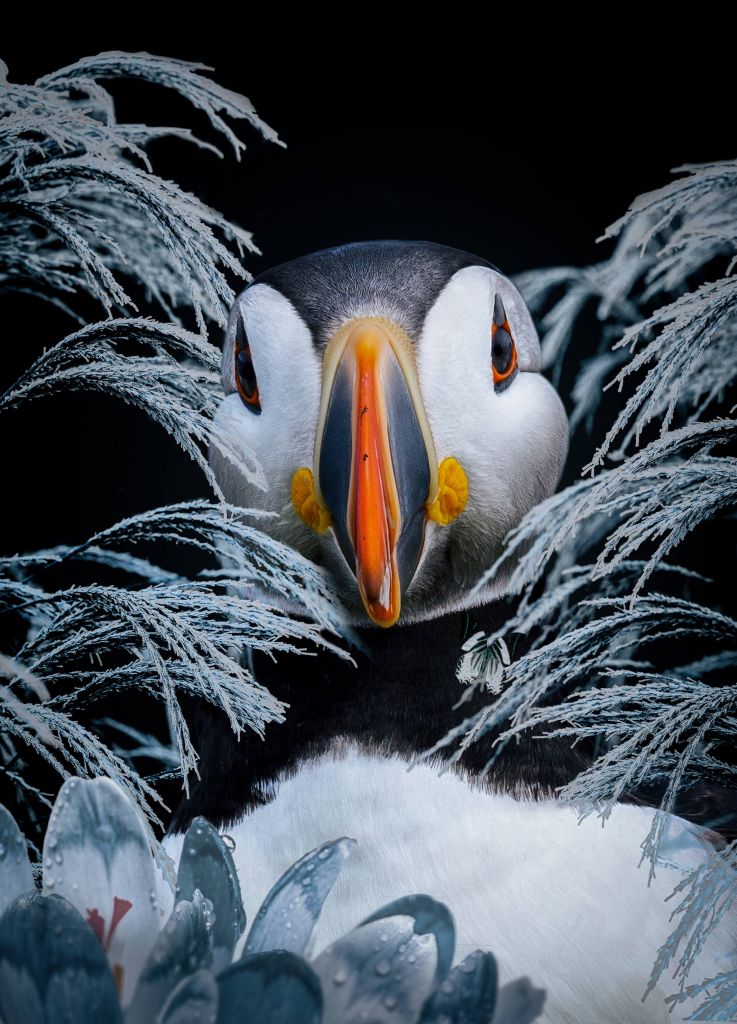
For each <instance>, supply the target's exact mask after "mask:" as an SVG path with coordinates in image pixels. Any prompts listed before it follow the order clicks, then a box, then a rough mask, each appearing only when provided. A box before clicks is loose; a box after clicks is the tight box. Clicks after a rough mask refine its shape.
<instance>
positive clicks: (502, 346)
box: [491, 327, 512, 374]
mask: <svg viewBox="0 0 737 1024" xmlns="http://www.w3.org/2000/svg"><path fill="white" fill-rule="evenodd" d="M491 361H492V364H493V366H494V369H495V370H496V372H497V373H499V374H505V373H506V372H507V370H508V369H509V366H510V364H511V362H512V339H511V337H510V336H509V333H508V332H507V331H505V330H504V328H503V327H497V329H496V331H495V332H494V341H493V343H492V346H491Z"/></svg>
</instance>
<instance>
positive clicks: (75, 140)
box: [0, 52, 279, 332]
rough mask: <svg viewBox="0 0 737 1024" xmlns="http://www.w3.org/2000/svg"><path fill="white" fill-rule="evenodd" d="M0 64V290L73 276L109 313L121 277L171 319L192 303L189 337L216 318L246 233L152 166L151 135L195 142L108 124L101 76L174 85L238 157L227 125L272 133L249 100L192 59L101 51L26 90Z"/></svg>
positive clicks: (69, 285) (117, 301)
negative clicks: (0, 221) (194, 324)
mask: <svg viewBox="0 0 737 1024" xmlns="http://www.w3.org/2000/svg"><path fill="white" fill-rule="evenodd" d="M0 70H1V71H2V72H3V74H2V81H1V82H0V216H1V217H2V219H3V231H2V233H0V287H2V288H5V289H8V288H20V289H21V290H31V291H32V292H33V293H34V294H35V293H41V294H44V295H46V296H49V295H50V296H51V297H53V298H56V300H57V301H62V302H65V301H66V299H65V297H66V296H71V295H73V294H74V293H76V292H77V291H78V290H79V288H80V285H82V286H84V287H85V288H86V290H87V291H88V293H89V294H90V295H91V296H92V297H93V298H94V299H95V300H97V301H98V302H100V303H101V304H102V306H103V308H104V309H105V310H106V312H107V313H108V314H111V313H112V312H114V311H118V312H122V311H123V310H132V311H135V310H136V308H137V306H136V302H135V301H134V299H133V297H132V296H131V295H130V294H129V291H128V290H127V289H128V285H127V284H126V283H125V281H126V280H127V281H129V282H131V283H132V284H133V285H135V286H136V287H141V286H142V287H143V289H144V292H145V294H146V296H147V298H148V300H149V301H151V302H153V303H154V304H155V305H157V306H159V307H160V308H161V309H162V310H163V311H164V313H165V314H166V315H168V316H170V317H172V318H174V317H175V316H176V311H177V310H178V309H181V308H182V307H184V306H192V307H193V308H194V311H195V315H196V318H197V323H198V326H199V329H200V331H201V332H204V331H205V318H209V319H212V320H214V321H215V322H216V323H219V324H223V323H224V322H225V319H226V317H227V313H228V309H229V307H230V304H231V303H232V299H233V290H232V288H231V286H230V284H229V283H228V280H227V278H226V273H233V274H236V275H239V276H243V275H244V270H243V268H242V266H241V263H240V257H241V256H242V255H243V254H244V253H245V252H246V251H248V250H254V248H255V247H254V245H253V241H252V239H251V235H250V234H249V233H248V232H247V231H244V230H242V229H241V228H239V227H237V226H235V225H233V224H231V223H230V222H229V221H228V220H227V219H226V218H225V217H223V216H222V215H221V214H219V213H217V212H216V211H215V210H212V209H210V208H209V207H208V206H206V205H205V204H204V203H202V202H201V201H200V200H199V199H197V198H196V197H195V196H192V195H190V194H188V193H186V192H184V191H183V190H182V189H181V188H179V186H178V185H176V184H174V183H173V182H169V181H165V180H164V179H162V178H159V177H157V176H156V175H155V174H154V173H153V171H152V167H151V163H150V160H149V158H148V156H147V154H146V151H145V148H144V147H145V145H146V144H147V143H148V142H149V141H150V140H151V139H153V138H159V137H161V136H162V135H167V134H168V135H177V136H179V137H181V138H184V139H188V140H191V141H198V140H196V138H195V137H194V136H192V135H191V133H189V132H186V131H185V132H183V131H181V130H179V129H168V128H154V129H152V128H150V127H149V126H146V125H135V124H134V125H128V124H125V123H121V122H118V120H117V118H116V114H115V105H114V101H113V97H112V95H111V94H110V92H109V91H108V90H107V89H106V88H104V87H103V86H102V85H101V84H100V81H101V80H111V79H119V78H137V79H142V80H144V81H148V82H151V83H153V84H157V85H160V86H164V87H166V88H169V89H172V90H174V91H176V92H177V93H178V94H179V95H181V96H183V97H184V98H185V99H187V100H188V101H189V102H190V103H191V104H193V106H195V107H197V108H198V109H200V110H201V111H203V112H204V114H205V116H206V117H207V119H208V120H209V122H210V124H211V126H212V127H213V128H214V129H215V130H216V131H217V132H219V133H221V134H223V135H224V136H225V138H226V139H227V141H228V142H229V143H230V145H231V146H232V147H233V150H234V152H235V154H236V156H237V157H239V156H240V153H241V151H242V150H243V149H244V144H243V142H242V141H241V140H240V138H239V137H238V136H237V135H236V133H235V132H234V131H233V129H232V128H231V127H230V125H229V123H228V120H246V121H248V122H249V123H250V124H251V125H252V126H253V127H254V128H256V129H257V130H258V131H259V132H260V133H261V134H262V135H263V136H264V137H265V138H266V139H269V140H270V141H272V142H278V141H279V140H278V137H277V135H276V133H275V132H274V131H273V130H272V129H271V128H269V127H268V125H266V124H264V122H263V121H261V119H260V118H259V117H258V116H257V115H256V112H255V111H254V109H253V106H252V104H251V103H250V102H249V101H248V100H247V99H246V98H245V97H243V96H239V95H237V94H236V93H233V92H231V91H230V90H227V89H224V88H223V87H222V86H219V85H218V84H217V83H216V82H214V81H212V80H211V79H209V78H207V77H205V76H204V75H202V73H201V72H202V71H205V70H208V69H207V68H205V67H204V65H200V64H191V63H187V62H185V61H172V60H169V59H165V58H162V57H156V56H152V55H150V54H146V53H140V54H125V53H118V52H110V53H101V54H98V56H97V57H90V58H85V59H83V60H80V61H77V63H76V64H73V65H70V66H69V67H67V68H62V69H61V70H59V71H57V72H53V73H51V74H49V75H45V76H44V77H42V78H40V79H39V80H38V81H37V82H36V83H35V85H15V84H12V83H9V82H8V81H7V68H5V66H4V65H3V66H2V68H1V69H0ZM209 148H211V149H213V150H214V151H215V152H216V153H217V152H218V151H217V150H216V149H215V147H212V146H210V147H209ZM39 236H40V237H39Z"/></svg>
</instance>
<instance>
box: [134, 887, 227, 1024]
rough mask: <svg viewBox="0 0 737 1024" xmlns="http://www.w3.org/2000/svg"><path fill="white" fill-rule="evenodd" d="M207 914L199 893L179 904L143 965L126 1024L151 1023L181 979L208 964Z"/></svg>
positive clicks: (209, 912) (208, 928)
mask: <svg viewBox="0 0 737 1024" xmlns="http://www.w3.org/2000/svg"><path fill="white" fill-rule="evenodd" d="M210 915H211V911H210V908H209V904H208V902H207V901H206V900H205V897H204V896H203V895H202V893H200V892H195V894H194V898H193V900H192V902H191V903H190V902H189V901H188V900H181V901H180V902H179V903H177V905H176V906H175V907H174V910H173V911H172V914H171V917H170V918H169V920H168V921H167V922H166V924H165V926H164V929H163V931H162V932H161V934H160V935H159V937H158V938H157V939H156V943H155V945H154V948H153V949H152V950H151V953H150V955H149V958H148V960H147V961H146V963H145V964H144V965H143V970H142V971H141V976H140V978H139V981H138V987H137V989H136V991H135V993H134V995H133V999H132V1000H131V1002H130V1003H129V1004H128V1007H127V1008H126V1011H125V1019H126V1024H141V1022H142V1021H149V1020H151V1021H153V1020H154V1018H155V1017H156V1014H157V1013H158V1012H159V1011H160V1009H161V1008H162V1006H163V1005H164V1003H165V1002H166V1000H167V999H168V998H169V996H170V995H171V993H172V992H173V990H174V989H175V988H176V986H177V985H178V984H179V983H180V982H181V981H182V979H183V978H186V977H188V976H189V975H190V974H194V973H195V971H198V970H200V969H202V968H206V967H209V966H210V964H211V962H212V951H211V947H210V926H211V920H210Z"/></svg>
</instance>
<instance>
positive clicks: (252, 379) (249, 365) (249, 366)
mask: <svg viewBox="0 0 737 1024" xmlns="http://www.w3.org/2000/svg"><path fill="white" fill-rule="evenodd" d="M235 369H236V373H237V374H238V383H239V384H240V386H241V390H242V391H243V393H244V395H246V396H247V397H248V398H252V397H253V396H254V395H255V394H256V386H257V385H256V371H255V370H254V368H253V360H252V359H251V350H250V348H248V346H246V348H242V349H241V350H240V351H239V352H238V354H237V355H236V357H235Z"/></svg>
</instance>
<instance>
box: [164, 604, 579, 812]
mask: <svg viewBox="0 0 737 1024" xmlns="http://www.w3.org/2000/svg"><path fill="white" fill-rule="evenodd" d="M508 614H509V609H508V607H507V606H506V605H505V603H504V602H495V603H493V604H490V605H488V606H486V607H484V608H474V609H472V610H471V611H469V612H454V613H451V614H448V615H445V616H443V617H442V618H439V619H433V620H430V621H427V622H421V623H416V624H414V625H410V626H403V627H394V628H392V629H388V630H382V629H365V630H362V631H360V637H361V641H362V642H363V643H364V644H365V646H366V652H365V653H364V652H357V653H356V654H355V658H356V661H357V663H358V664H357V666H356V667H354V666H353V665H350V664H348V663H346V662H345V661H343V660H341V659H338V658H337V657H336V656H335V655H328V654H324V655H318V656H317V657H302V656H298V655H291V656H282V657H279V659H278V661H277V662H274V661H272V660H271V659H270V658H267V657H265V656H256V658H255V665H254V667H255V671H256V678H257V679H258V680H259V682H261V683H263V684H264V685H265V686H267V687H268V688H269V690H270V691H271V692H272V693H273V694H274V695H275V696H276V697H278V698H280V699H281V700H283V701H285V702H286V703H288V704H289V708H288V710H287V719H286V721H285V722H284V723H282V724H271V725H268V726H267V727H266V739H265V741H262V740H260V739H259V738H258V737H256V736H253V735H252V734H251V735H244V736H242V737H241V739H240V741H238V740H237V739H236V737H235V736H234V735H233V733H232V732H231V730H230V728H229V726H228V723H227V721H226V719H225V716H224V715H223V714H221V713H219V712H216V711H214V710H213V709H212V708H210V707H209V706H208V707H206V708H204V707H203V708H201V709H200V711H199V712H198V722H197V733H198V738H199V750H200V755H201V762H200V779H199V780H198V781H197V782H196V784H195V785H194V786H193V788H192V791H191V795H190V798H189V799H188V800H187V801H185V803H183V804H182V805H181V806H180V807H179V809H178V811H177V813H176V815H175V818H174V822H173V826H172V827H173V829H174V830H175V831H182V830H184V829H185V828H186V827H187V826H188V824H189V823H190V822H191V820H192V818H193V817H195V816H196V815H198V814H202V815H204V816H205V817H206V818H208V819H209V820H210V821H211V822H212V823H213V824H214V825H216V826H217V827H223V826H228V825H230V824H232V823H233V822H234V821H237V820H238V819H240V818H241V817H242V816H243V814H244V813H245V812H247V811H248V810H250V809H252V808H254V807H257V806H258V805H260V804H264V803H266V802H268V801H269V800H270V799H272V798H273V796H274V792H275V785H274V784H275V782H276V781H277V780H278V779H279V778H280V777H282V776H285V775H289V774H291V773H293V772H294V771H295V770H296V769H297V768H298V766H299V764H300V763H301V762H303V761H305V760H306V759H308V758H311V757H315V756H319V755H320V754H322V753H324V752H325V751H326V750H327V749H328V747H329V746H330V745H331V743H333V742H334V741H335V740H336V739H338V738H339V737H344V738H346V739H349V740H353V741H355V742H357V743H358V744H359V745H360V746H361V747H362V748H364V749H366V750H370V751H383V752H386V753H398V754H400V755H402V756H406V757H411V756H413V755H414V754H418V753H421V752H422V751H424V750H427V749H428V748H429V747H431V746H432V745H433V744H434V743H435V742H436V741H437V740H438V739H439V738H440V737H442V736H443V735H444V734H445V733H446V732H447V731H448V730H449V729H451V728H452V727H453V726H455V725H458V724H459V722H461V721H463V719H464V718H466V717H468V716H469V715H471V714H473V712H474V711H476V710H478V709H479V708H480V707H482V706H483V705H484V704H485V703H488V700H489V697H488V694H479V695H478V696H476V697H475V698H474V699H473V700H472V701H469V702H467V703H464V704H463V705H461V707H460V708H458V709H457V710H455V711H454V710H453V705H454V704H455V703H456V702H457V700H458V698H459V697H460V695H461V693H462V690H461V686H460V685H459V683H458V681H457V679H456V675H455V673H456V667H457V664H458V658H459V656H460V649H461V645H462V643H463V642H464V640H465V639H467V638H468V637H470V636H471V635H472V634H473V633H474V632H476V631H477V630H479V629H483V630H484V632H487V633H488V632H491V631H492V630H494V629H496V628H497V627H499V626H500V625H501V624H502V623H503V622H504V620H505V618H506V617H507V615H508ZM496 735H497V733H495V732H492V733H489V734H487V735H486V736H485V737H483V738H482V739H481V740H479V742H477V743H475V744H474V745H473V746H472V747H471V748H470V749H469V750H468V751H467V752H466V753H465V754H464V756H463V757H462V758H461V759H460V761H459V762H458V768H459V769H460V770H462V771H465V772H467V773H469V774H471V775H478V773H479V772H480V771H481V769H482V768H483V767H484V765H485V764H486V763H487V762H488V760H489V758H490V757H491V754H492V749H491V745H492V742H493V740H494V738H495V736H496ZM453 749H454V748H450V749H449V750H446V751H444V752H441V753H440V754H439V755H438V757H439V758H441V759H447V757H448V756H449V755H450V753H451V752H452V750H453ZM586 763H587V761H586V759H585V758H584V756H583V755H581V754H579V753H578V751H577V750H574V749H572V748H571V747H570V745H569V744H568V742H567V741H566V740H564V739H550V740H540V739H534V738H533V737H532V736H531V735H529V734H525V735H523V736H522V737H521V738H520V740H519V742H513V743H510V744H509V745H508V746H507V747H506V748H505V750H504V751H503V753H502V754H501V756H500V758H499V760H498V762H497V763H496V764H495V766H494V768H493V771H492V772H491V773H490V775H489V776H488V777H487V779H486V781H485V783H484V784H485V785H487V786H488V787H489V788H490V789H492V790H496V791H502V792H509V793H520V792H526V793H528V794H529V795H531V796H533V797H534V798H538V799H541V798H544V797H549V796H551V795H553V793H554V791H555V789H556V787H558V786H561V785H564V784H565V783H567V782H569V781H570V780H571V779H572V778H573V777H574V776H575V775H576V774H577V772H579V771H581V769H582V768H584V767H585V765H586Z"/></svg>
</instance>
